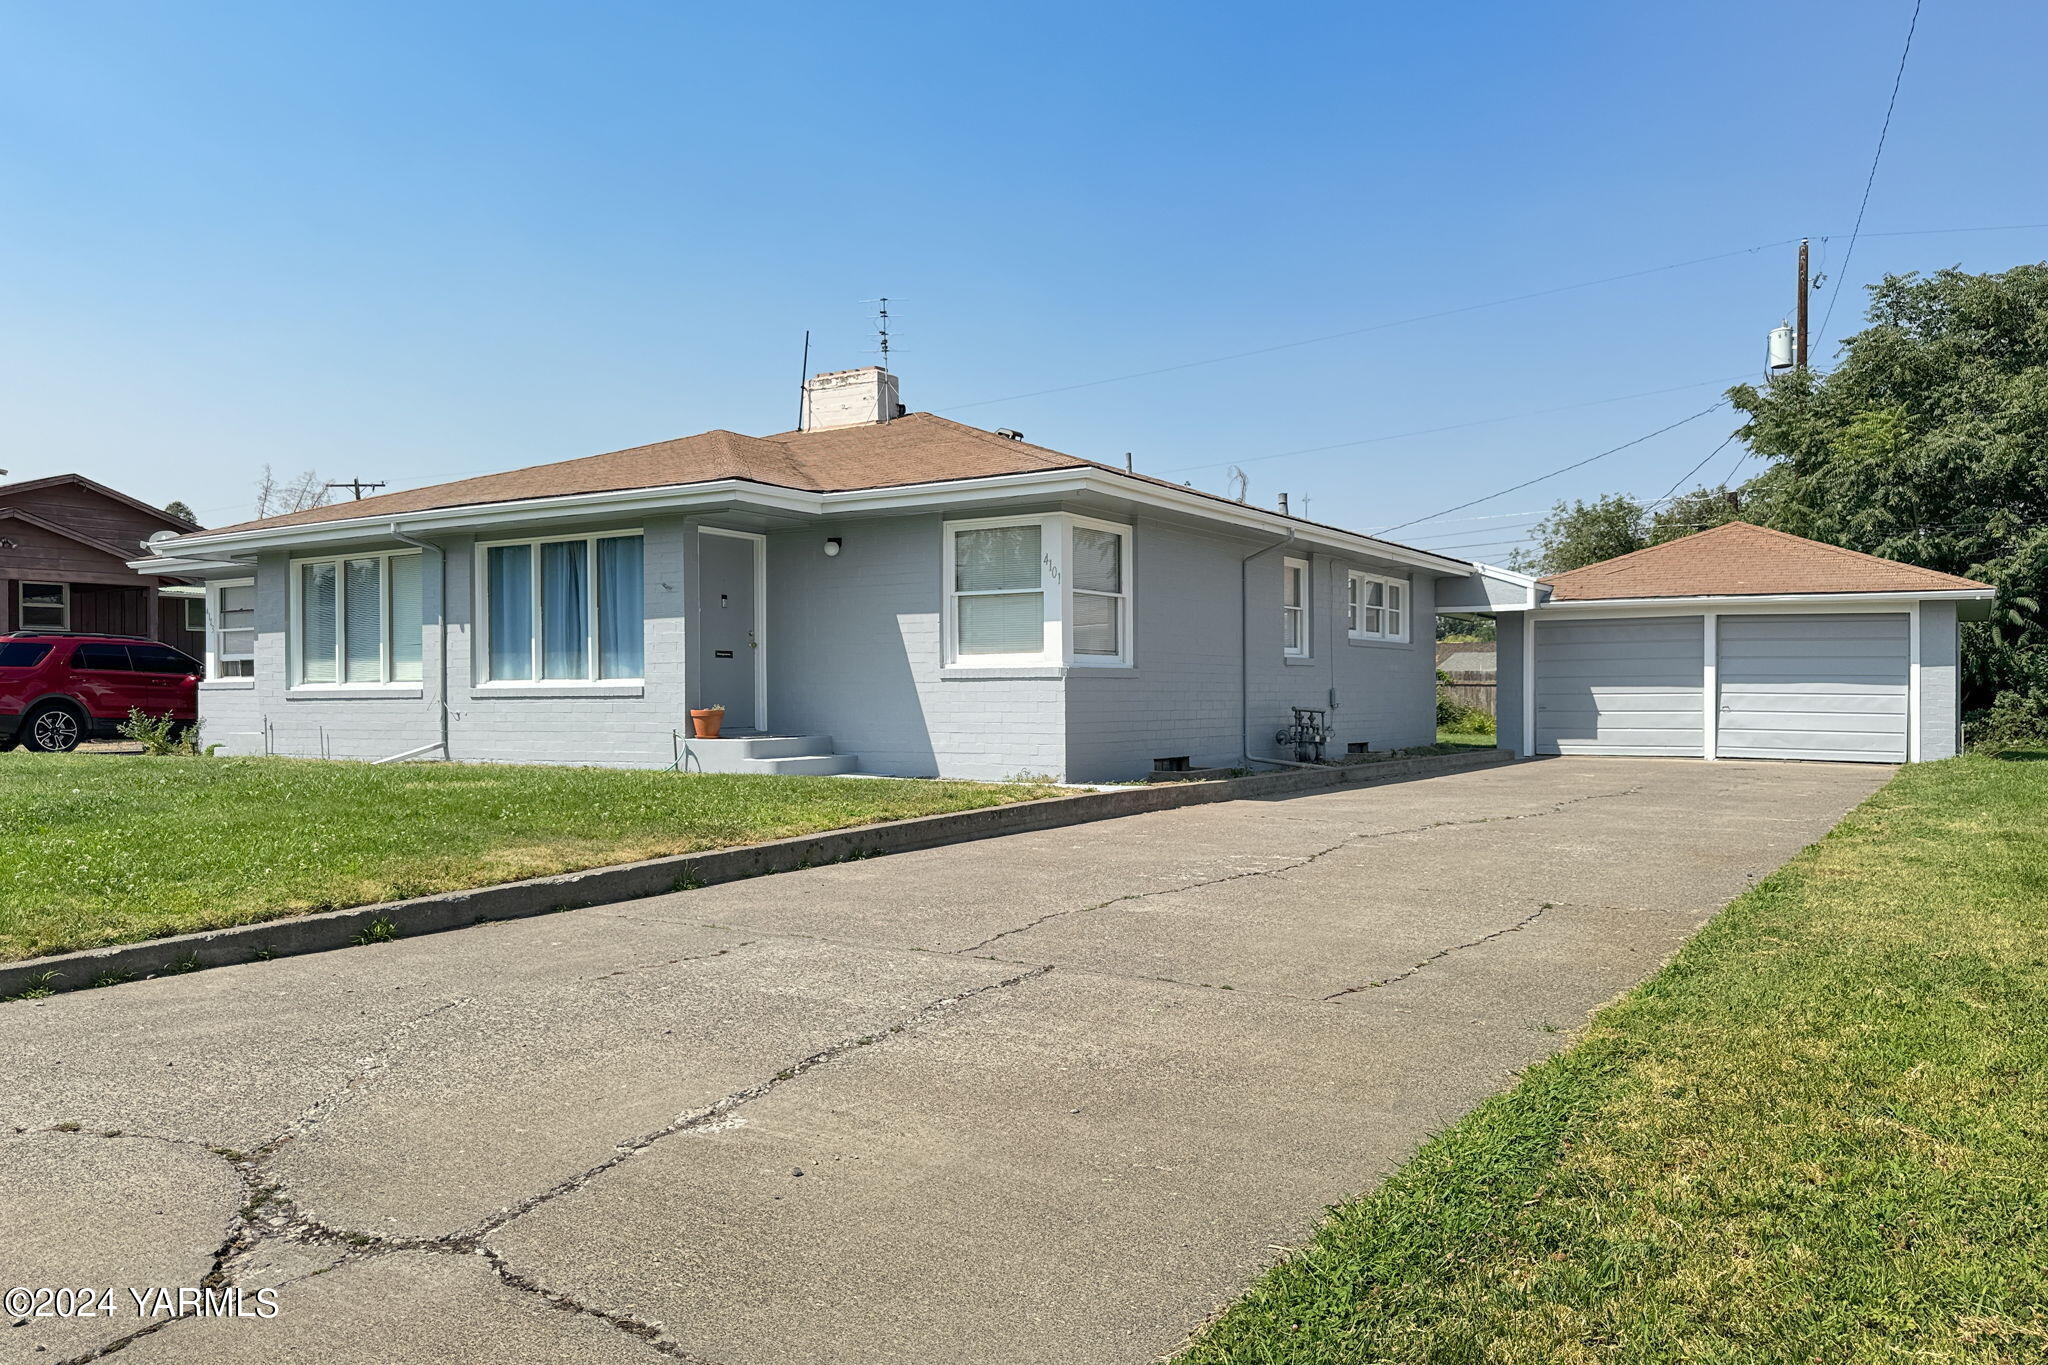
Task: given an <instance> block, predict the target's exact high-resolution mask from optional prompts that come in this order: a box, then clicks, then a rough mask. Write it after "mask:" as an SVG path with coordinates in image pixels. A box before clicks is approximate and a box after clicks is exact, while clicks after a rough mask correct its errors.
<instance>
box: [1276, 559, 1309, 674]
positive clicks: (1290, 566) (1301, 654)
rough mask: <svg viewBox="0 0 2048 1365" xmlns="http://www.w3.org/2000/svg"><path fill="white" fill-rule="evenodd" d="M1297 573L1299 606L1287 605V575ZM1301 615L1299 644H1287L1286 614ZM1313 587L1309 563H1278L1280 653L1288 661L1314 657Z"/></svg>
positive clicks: (1283, 561) (1298, 561)
mask: <svg viewBox="0 0 2048 1365" xmlns="http://www.w3.org/2000/svg"><path fill="white" fill-rule="evenodd" d="M1296 571H1299V572H1300V574H1301V605H1300V606H1296V607H1290V606H1288V605H1287V575H1288V574H1290V573H1294V572H1296ZM1289 612H1300V613H1301V643H1300V644H1298V645H1289V644H1288V643H1287V614H1288V613H1289ZM1315 619H1316V618H1315V585H1314V582H1313V580H1312V579H1311V578H1310V576H1309V561H1307V560H1306V559H1294V558H1288V559H1283V560H1281V561H1280V653H1281V654H1282V655H1283V656H1284V657H1286V658H1289V659H1310V658H1314V657H1315V651H1316V634H1315Z"/></svg>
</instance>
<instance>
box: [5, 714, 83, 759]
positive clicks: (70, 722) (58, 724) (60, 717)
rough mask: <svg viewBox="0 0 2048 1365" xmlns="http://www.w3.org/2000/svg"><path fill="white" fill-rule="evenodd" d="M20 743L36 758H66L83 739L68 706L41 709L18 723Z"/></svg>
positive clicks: (79, 722)
mask: <svg viewBox="0 0 2048 1365" xmlns="http://www.w3.org/2000/svg"><path fill="white" fill-rule="evenodd" d="M19 733H20V736H21V743H22V747H23V748H26V749H33V750H35V751H36V752H37V753H40V754H68V753H70V752H71V751H72V750H73V749H76V748H77V747H78V741H79V740H81V739H83V738H85V724H84V722H83V721H82V720H80V718H79V715H78V713H77V712H76V711H74V710H72V709H71V708H70V707H68V706H45V707H43V708H42V709H41V710H39V711H33V712H31V713H29V715H27V716H25V717H24V718H23V719H22V722H21V730H20V732H19Z"/></svg>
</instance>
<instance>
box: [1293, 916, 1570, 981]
mask: <svg viewBox="0 0 2048 1365" xmlns="http://www.w3.org/2000/svg"><path fill="white" fill-rule="evenodd" d="M1554 909H1556V907H1555V906H1554V905H1551V904H1548V903H1545V904H1543V905H1539V906H1537V907H1536V909H1535V910H1534V911H1533V912H1531V913H1530V914H1528V915H1525V916H1523V917H1522V918H1521V919H1520V920H1517V921H1516V922H1515V923H1513V924H1510V925H1508V926H1507V927H1506V928H1504V929H1496V930H1494V931H1493V932H1492V933H1490V934H1481V935H1480V936H1479V937H1478V938H1475V939H1473V940H1472V941H1471V942H1469V943H1453V944H1452V945H1451V946H1450V947H1448V948H1439V949H1437V951H1435V952H1433V953H1431V954H1430V955H1429V956H1428V957H1425V958H1424V959H1422V961H1420V962H1418V963H1416V964H1415V965H1414V966H1413V967H1410V968H1409V969H1408V970H1407V971H1405V972H1396V973H1394V974H1393V975H1392V976H1386V977H1381V978H1380V979H1379V980H1378V981H1368V982H1366V983H1365V984H1364V985H1362V986H1346V987H1345V988H1344V989H1343V990H1341V991H1332V992H1330V994H1328V995H1326V996H1324V997H1323V999H1324V1000H1326V1001H1329V1000H1339V999H1342V998H1343V997H1344V996H1347V995H1356V994H1357V993H1358V992H1360V991H1369V990H1375V989H1377V988H1378V987H1381V986H1391V985H1393V984H1394V983H1395V982H1396V981H1406V980H1407V979H1408V978H1409V977H1411V976H1413V975H1415V974H1416V973H1417V972H1419V971H1421V970H1422V969H1423V968H1424V967H1427V966H1429V965H1431V964H1432V963H1435V962H1441V961H1442V960H1443V959H1445V958H1447V957H1449V956H1450V955H1451V954H1452V953H1462V952H1464V951H1465V950H1466V949H1467V948H1477V947H1478V946H1479V945H1480V944H1482V943H1491V942H1493V940H1495V939H1497V938H1503V937H1505V936H1506V935H1508V934H1519V933H1521V932H1522V930H1524V929H1526V928H1528V927H1529V926H1530V925H1532V924H1534V923H1535V922H1536V921H1537V920H1539V919H1542V918H1543V916H1544V915H1545V914H1547V913H1548V912H1549V911H1551V910H1554Z"/></svg>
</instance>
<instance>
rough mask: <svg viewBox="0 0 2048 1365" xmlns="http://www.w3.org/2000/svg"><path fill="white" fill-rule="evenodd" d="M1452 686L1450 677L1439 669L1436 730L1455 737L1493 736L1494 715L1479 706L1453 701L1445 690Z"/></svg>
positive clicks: (1437, 673)
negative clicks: (1446, 731)
mask: <svg viewBox="0 0 2048 1365" xmlns="http://www.w3.org/2000/svg"><path fill="white" fill-rule="evenodd" d="M1450 684H1451V679H1450V675H1449V674H1447V673H1445V672H1444V671H1443V670H1442V669H1441V668H1439V669H1438V670H1437V671H1436V728H1437V729H1439V730H1448V731H1449V732H1450V733H1452V734H1454V735H1490V734H1493V733H1494V719H1493V716H1492V714H1491V713H1490V712H1487V711H1483V710H1481V709H1480V708H1479V707H1477V706H1467V705H1465V704H1464V703H1463V702H1461V701H1453V700H1452V699H1451V694H1450V693H1449V692H1448V691H1446V690H1445V689H1446V688H1448V687H1449V686H1450Z"/></svg>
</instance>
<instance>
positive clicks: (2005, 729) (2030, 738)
mask: <svg viewBox="0 0 2048 1365" xmlns="http://www.w3.org/2000/svg"><path fill="white" fill-rule="evenodd" d="M1963 740H1964V743H1965V744H1966V745H1967V746H1968V747H1969V748H1972V749H1981V750H1986V751H1991V752H1996V751H1998V750H2001V749H2048V698H2044V697H2042V696H2041V695H2040V694H2038V693H2032V692H2001V693H1999V694H1998V696H1997V697H1995V698H1994V699H1993V700H1992V703H1991V705H1990V706H1988V707H1986V708H1984V709H1983V710H1981V711H1972V712H1970V714H1969V715H1967V716H1965V717H1964V718H1963Z"/></svg>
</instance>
